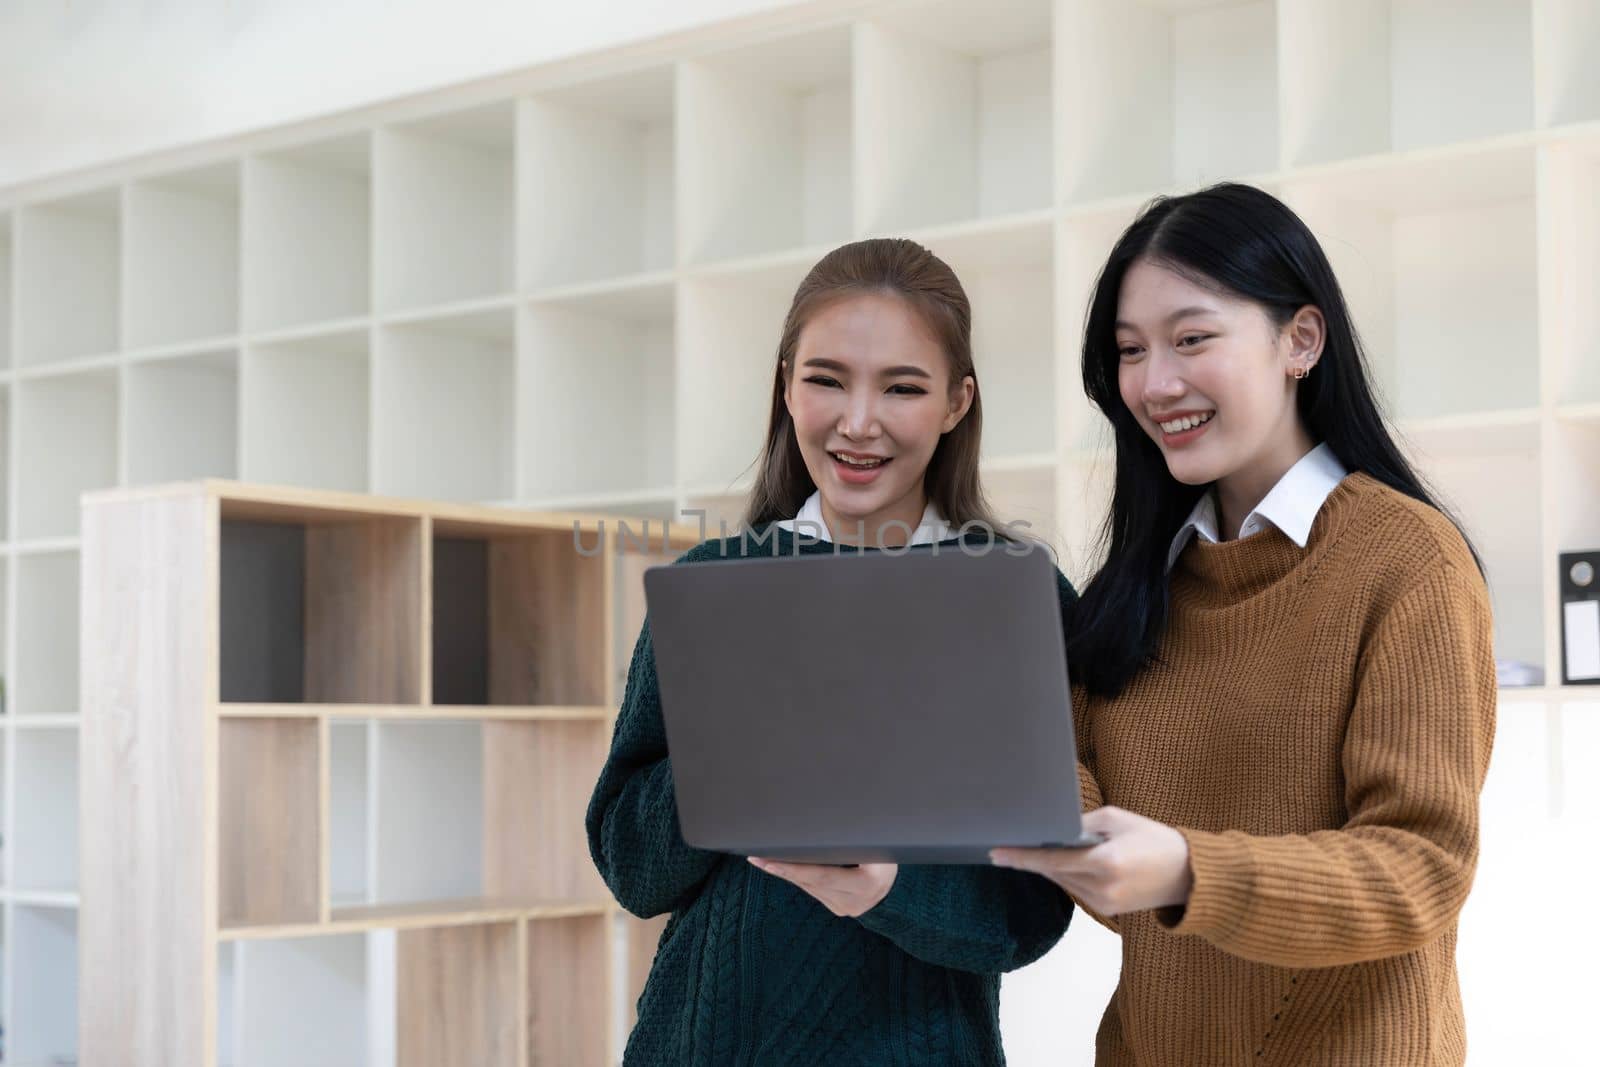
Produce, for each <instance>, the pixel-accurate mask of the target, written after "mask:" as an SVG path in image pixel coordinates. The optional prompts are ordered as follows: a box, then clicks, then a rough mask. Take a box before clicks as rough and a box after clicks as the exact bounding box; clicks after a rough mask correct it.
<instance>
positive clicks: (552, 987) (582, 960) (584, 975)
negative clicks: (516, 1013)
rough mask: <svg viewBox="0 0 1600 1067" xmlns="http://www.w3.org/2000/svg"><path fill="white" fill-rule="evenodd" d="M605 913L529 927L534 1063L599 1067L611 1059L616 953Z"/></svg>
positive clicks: (529, 1010) (530, 1027)
mask: <svg viewBox="0 0 1600 1067" xmlns="http://www.w3.org/2000/svg"><path fill="white" fill-rule="evenodd" d="M608 925H609V918H608V917H607V916H603V915H591V916H581V917H577V918H571V919H551V920H542V921H539V922H530V923H528V924H527V931H528V933H527V936H528V945H527V954H528V959H529V961H530V962H531V961H533V960H539V961H541V963H540V967H539V972H538V974H537V975H530V980H529V983H528V1004H527V1013H528V1062H529V1063H561V1064H584V1065H587V1067H599V1065H601V1064H603V1063H605V1062H607V1058H608V1056H610V1055H611V1052H610V1049H609V1045H610V1026H609V1024H608V1021H607V1017H608V1015H609V1005H610V1003H611V995H610V982H611V963H610V960H611V952H610V941H609V938H608V936H607V935H608V933H609V931H608V929H607V927H608Z"/></svg>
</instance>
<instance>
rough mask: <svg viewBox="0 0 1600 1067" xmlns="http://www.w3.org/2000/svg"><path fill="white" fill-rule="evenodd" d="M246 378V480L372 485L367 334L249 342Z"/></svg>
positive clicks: (363, 331) (243, 439)
mask: <svg viewBox="0 0 1600 1067" xmlns="http://www.w3.org/2000/svg"><path fill="white" fill-rule="evenodd" d="M242 377H243V379H244V381H245V383H246V386H245V388H244V389H243V390H242V410H241V411H240V424H241V435H240V437H241V443H240V456H239V459H240V468H241V470H240V473H241V476H242V477H244V478H246V479H249V480H251V481H259V482H268V483H271V484H275V485H303V486H307V487H310V488H316V489H343V490H348V491H351V492H359V491H362V490H365V489H366V488H367V487H368V470H369V464H368V457H367V453H368V436H369V435H368V429H369V426H370V418H369V411H370V407H371V403H370V384H371V356H370V334H369V331H368V330H366V329H364V328H363V329H355V330H342V331H337V332H334V333H330V334H326V335H320V336H315V337H308V338H304V339H300V340H293V341H280V342H273V343H265V344H256V345H251V346H250V347H248V348H246V349H245V353H244V364H243V369H242Z"/></svg>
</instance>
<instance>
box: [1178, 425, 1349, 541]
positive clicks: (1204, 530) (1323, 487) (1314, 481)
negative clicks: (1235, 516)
mask: <svg viewBox="0 0 1600 1067" xmlns="http://www.w3.org/2000/svg"><path fill="white" fill-rule="evenodd" d="M1348 473H1349V472H1348V471H1346V470H1345V469H1344V464H1342V463H1340V462H1339V457H1338V456H1335V455H1334V454H1333V449H1331V448H1329V447H1328V446H1327V444H1326V443H1324V444H1320V445H1318V446H1317V447H1316V448H1313V449H1312V450H1311V451H1310V452H1307V453H1306V454H1305V455H1304V456H1301V457H1300V461H1299V462H1298V463H1296V464H1295V465H1294V466H1292V467H1290V468H1289V470H1288V473H1286V474H1285V475H1284V476H1283V477H1282V478H1279V479H1278V484H1277V485H1275V486H1273V487H1272V492H1270V493H1268V494H1267V495H1266V498H1265V499H1263V500H1262V501H1261V503H1259V504H1257V505H1256V508H1255V510H1254V511H1252V512H1251V513H1250V514H1248V515H1246V516H1245V519H1244V525H1242V526H1240V527H1239V537H1240V538H1245V537H1249V536H1251V535H1252V534H1258V533H1260V532H1261V531H1262V530H1263V529H1265V528H1266V527H1267V526H1268V525H1271V526H1276V527H1277V528H1278V529H1279V530H1280V531H1282V532H1283V535H1284V536H1285V537H1287V538H1289V540H1291V541H1293V542H1294V543H1295V544H1297V545H1299V546H1300V547H1301V548H1304V547H1306V542H1307V541H1308V540H1310V538H1311V524H1312V523H1314V522H1315V521H1316V519H1317V513H1318V512H1319V511H1321V510H1322V505H1323V504H1325V503H1326V502H1327V500H1328V495H1329V494H1330V493H1332V492H1333V490H1334V489H1335V488H1336V487H1337V486H1338V484H1339V483H1340V482H1342V481H1344V477H1345V475H1346V474H1348ZM1220 528H1221V523H1220V522H1219V521H1218V519H1217V499H1216V493H1215V491H1210V490H1208V491H1207V492H1206V495H1205V496H1203V497H1201V498H1200V502H1199V503H1197V504H1196V505H1195V506H1194V510H1193V511H1191V512H1190V513H1189V518H1188V521H1186V522H1185V523H1184V524H1183V527H1182V528H1181V529H1180V530H1179V531H1178V535H1177V536H1176V537H1174V538H1173V539H1172V548H1171V549H1170V550H1169V551H1168V552H1167V569H1168V570H1171V569H1172V565H1173V564H1174V563H1176V562H1178V557H1179V556H1180V555H1182V554H1183V550H1184V549H1185V548H1187V547H1188V545H1189V540H1190V538H1192V537H1194V536H1195V535H1196V534H1198V535H1199V536H1200V537H1202V538H1204V539H1205V540H1207V541H1209V542H1210V543H1212V544H1216V543H1217V542H1218V541H1220V540H1222V537H1221V535H1220V534H1219V532H1218V531H1219V529H1220Z"/></svg>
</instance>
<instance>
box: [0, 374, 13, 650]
mask: <svg viewBox="0 0 1600 1067" xmlns="http://www.w3.org/2000/svg"><path fill="white" fill-rule="evenodd" d="M12 393H13V389H12V387H10V386H0V540H6V541H9V540H10V539H11V420H12V418H14V415H13V411H14V409H13V407H12V403H11V397H12ZM4 610H5V602H4V601H0V614H4ZM4 647H5V646H4V644H0V648H4Z"/></svg>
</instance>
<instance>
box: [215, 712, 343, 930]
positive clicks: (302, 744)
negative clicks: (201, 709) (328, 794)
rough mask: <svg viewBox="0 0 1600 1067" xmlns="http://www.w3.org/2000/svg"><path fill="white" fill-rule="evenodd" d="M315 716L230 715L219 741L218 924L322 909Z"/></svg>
mask: <svg viewBox="0 0 1600 1067" xmlns="http://www.w3.org/2000/svg"><path fill="white" fill-rule="evenodd" d="M319 735H320V728H319V726H318V723H317V722H316V720H314V719H229V720H226V721H225V722H223V724H222V730H221V736H220V738H219V749H220V752H219V759H220V761H221V769H220V772H219V777H218V793H219V807H218V844H219V846H220V849H221V854H220V857H219V862H220V865H221V874H220V879H219V890H218V914H219V921H220V922H221V923H222V925H224V926H235V925H247V924H269V923H276V924H282V923H288V922H313V921H316V920H317V919H318V918H319V916H320V914H321V907H322V903H321V902H322V896H323V883H322V866H321V865H322V852H323V842H324V838H323V831H322V815H321V813H322V806H321V801H320V789H321V785H320V783H321V779H322V755H321V739H320V736H319Z"/></svg>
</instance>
